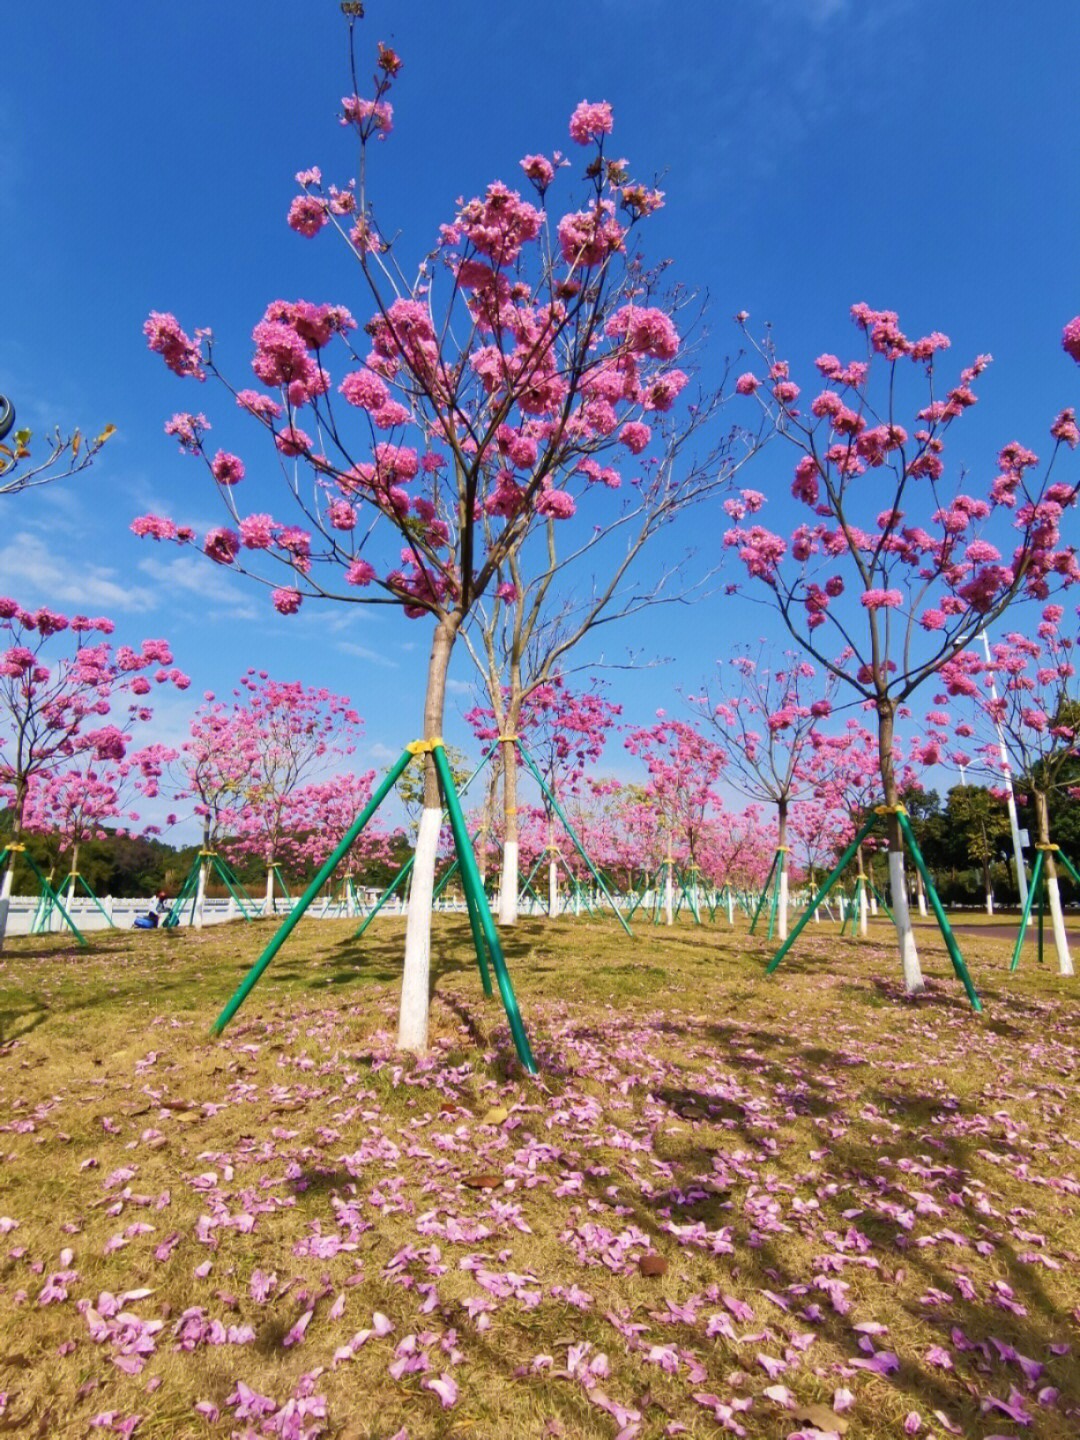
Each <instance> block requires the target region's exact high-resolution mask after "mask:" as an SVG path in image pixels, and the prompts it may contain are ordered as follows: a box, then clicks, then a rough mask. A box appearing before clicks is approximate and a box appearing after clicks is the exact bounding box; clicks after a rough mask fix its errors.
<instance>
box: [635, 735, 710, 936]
mask: <svg viewBox="0 0 1080 1440" xmlns="http://www.w3.org/2000/svg"><path fill="white" fill-rule="evenodd" d="M656 713H657V717H658V718H657V723H656V724H655V725H652V726H648V727H645V728H643V729H640V730H633V731H631V732H630V734H629V735H628V736H627V737H626V739H625V741H624V742H623V743H624V744H625V746H626V748H627V750H629V752H630V754H631V755H634V756H636V757H637V758H638V759H639V760H641V761H642V763H643V764H644V766H645V769H646V770H647V771H648V775H649V781H648V785H647V786H646V791H645V793H646V797H647V798H648V800H649V801H650V802H651V804H652V807H653V813H654V815H655V824H656V828H657V830H658V831H659V832H660V834H661V835H662V837H663V840H664V847H665V848H664V862H663V864H664V870H665V878H664V919H665V922H666V923H667V924H668V925H672V924H674V920H675V916H674V900H675V862H676V860H678V861H679V863H680V865H683V866H688V867H689V869H690V875H691V896H690V898H691V905H692V907H693V909H694V912H695V916H696V914H697V899H696V892H697V879H696V875H697V864H698V851H699V847H700V845H701V842H702V840H703V838H704V833H705V830H706V823H707V820H708V817H709V816H710V814H714V813H715V812H717V811H719V809H720V808H721V805H722V801H721V799H720V796H719V795H718V793H717V791H716V788H715V787H716V783H717V781H718V780H719V778H720V775H721V773H722V772H723V769H724V766H725V764H726V762H727V756H726V754H725V752H724V751H723V750H722V749H721V748H720V746H719V745H717V744H716V743H715V742H714V741H712V740H710V739H709V738H708V736H706V735H703V734H702V733H701V731H700V730H699V729H697V727H696V726H694V725H689V724H687V722H686V721H685V720H674V719H671V718H670V717H669V716H668V715H666V714H665V712H664V711H663V710H658V711H657V712H656Z"/></svg>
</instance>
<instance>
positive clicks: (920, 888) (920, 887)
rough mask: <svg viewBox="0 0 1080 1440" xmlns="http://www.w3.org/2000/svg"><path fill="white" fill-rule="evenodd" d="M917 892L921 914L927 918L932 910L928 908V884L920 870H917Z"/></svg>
mask: <svg viewBox="0 0 1080 1440" xmlns="http://www.w3.org/2000/svg"><path fill="white" fill-rule="evenodd" d="M915 894H916V896H917V897H918V901H919V914H920V915H921V916H922V917H923V919H925V918H926V916H927V915H928V914H929V913H930V912H929V911H928V910H927V908H926V886H925V885H924V884H923V878H922V876H921V875H920V874H919V872H918V870H916V871H915Z"/></svg>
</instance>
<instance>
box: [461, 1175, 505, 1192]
mask: <svg viewBox="0 0 1080 1440" xmlns="http://www.w3.org/2000/svg"><path fill="white" fill-rule="evenodd" d="M461 1183H462V1184H463V1185H467V1186H468V1187H469V1189H470V1190H497V1189H498V1187H499V1186H500V1185H501V1184H502V1183H503V1177H502V1176H501V1175H466V1176H465V1178H464V1180H462V1182H461Z"/></svg>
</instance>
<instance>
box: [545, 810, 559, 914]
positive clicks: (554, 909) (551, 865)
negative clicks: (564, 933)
mask: <svg viewBox="0 0 1080 1440" xmlns="http://www.w3.org/2000/svg"><path fill="white" fill-rule="evenodd" d="M547 847H548V919H549V920H554V919H556V917H557V916H558V914H559V866H558V862H557V860H556V858H555V817H554V815H553V814H552V813H551V811H550V810H549V811H548V817H547Z"/></svg>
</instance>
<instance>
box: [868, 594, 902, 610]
mask: <svg viewBox="0 0 1080 1440" xmlns="http://www.w3.org/2000/svg"><path fill="white" fill-rule="evenodd" d="M859 601H860V603H861V604H863V605H865V606H866V608H867V610H879V609H881V608H883V607H884V608H885V609H896V607H897V606H900V605H902V604H903V603H904V596H903V593H902V592H901V591H900V590H864V591H863V593H862V594H861V595H860V596H859Z"/></svg>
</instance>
